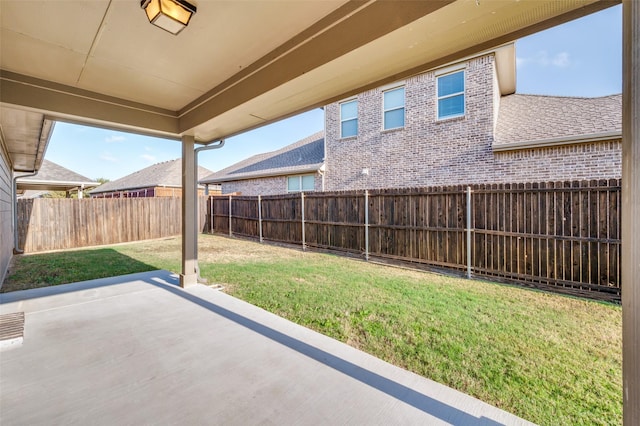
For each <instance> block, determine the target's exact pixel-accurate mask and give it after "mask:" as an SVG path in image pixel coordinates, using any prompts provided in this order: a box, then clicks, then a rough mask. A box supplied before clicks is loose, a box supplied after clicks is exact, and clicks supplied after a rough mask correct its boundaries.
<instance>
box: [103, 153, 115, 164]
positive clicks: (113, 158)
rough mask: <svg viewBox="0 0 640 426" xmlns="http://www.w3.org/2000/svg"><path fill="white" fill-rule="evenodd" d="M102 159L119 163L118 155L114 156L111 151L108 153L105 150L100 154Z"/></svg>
mask: <svg viewBox="0 0 640 426" xmlns="http://www.w3.org/2000/svg"><path fill="white" fill-rule="evenodd" d="M100 159H101V160H104V161H109V162H111V163H117V162H118V159H117V158H116V157H114V156H113V155H111V154H110V153H108V152H103V153H102V154H101V155H100Z"/></svg>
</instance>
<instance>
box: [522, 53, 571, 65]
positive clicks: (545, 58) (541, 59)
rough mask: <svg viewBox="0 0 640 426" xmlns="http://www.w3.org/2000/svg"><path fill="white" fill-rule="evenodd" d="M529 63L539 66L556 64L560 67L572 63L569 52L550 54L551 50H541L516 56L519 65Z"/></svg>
mask: <svg viewBox="0 0 640 426" xmlns="http://www.w3.org/2000/svg"><path fill="white" fill-rule="evenodd" d="M528 64H533V65H537V66H539V67H548V66H554V67H558V68H567V67H568V66H569V65H571V59H570V58H569V53H568V52H560V53H556V54H555V55H553V56H550V55H549V52H547V51H546V50H539V51H538V52H537V53H536V54H535V55H533V56H529V57H517V58H516V66H517V67H523V66H526V65H528Z"/></svg>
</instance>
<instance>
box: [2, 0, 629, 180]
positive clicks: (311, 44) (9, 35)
mask: <svg viewBox="0 0 640 426" xmlns="http://www.w3.org/2000/svg"><path fill="white" fill-rule="evenodd" d="M617 3H618V1H615V0H613V1H612V0H571V1H562V2H559V1H556V0H522V1H502V0H501V1H495V0H480V1H477V0H456V1H454V0H438V1H436V0H434V1H399V2H389V1H345V0H333V1H331V0H327V1H281V2H273V1H200V2H198V3H197V6H198V11H197V13H196V15H195V16H194V18H193V19H192V21H191V23H190V24H189V27H188V28H187V29H186V30H185V31H183V32H182V33H180V34H179V35H178V36H173V35H171V34H169V33H167V32H165V31H162V30H160V29H158V28H156V27H154V26H152V25H150V24H149V23H148V21H147V18H146V15H145V14H144V11H143V10H141V9H140V4H139V1H136V0H129V1H124V0H90V1H88V0H74V1H55V0H54V1H51V0H46V1H42V0H32V1H21V0H0V4H1V6H2V7H1V33H0V68H1V70H0V73H1V74H0V75H1V81H0V100H1V106H2V115H1V116H0V117H1V119H0V125H1V126H2V134H3V136H2V137H3V139H4V143H5V144H6V145H7V147H8V151H9V152H10V155H11V157H12V160H13V167H14V169H15V170H25V171H26V170H33V169H37V168H38V167H39V165H40V162H41V161H42V157H43V150H44V149H45V148H46V141H47V140H48V133H46V132H47V129H48V127H47V125H46V123H47V122H48V121H50V120H62V121H71V122H78V123H84V124H91V125H98V126H106V127H110V128H119V129H122V130H125V131H127V130H128V131H133V132H141V133H145V134H151V135H157V136H162V137H168V138H176V139H179V138H180V137H181V136H183V135H192V136H194V137H195V139H196V141H197V142H203V141H210V140H215V139H219V138H223V137H228V136H231V135H234V134H237V133H240V132H242V131H245V130H248V129H251V128H255V127H258V126H261V125H264V124H267V123H270V122H273V121H275V120H278V119H281V118H284V117H287V116H290V115H293V114H296V113H299V112H302V111H305V110H308V109H311V108H314V107H318V106H321V105H324V104H326V103H328V102H331V101H333V100H336V99H340V98H341V97H345V96H348V95H350V94H353V93H357V92H359V91H361V90H363V89H365V88H370V87H375V86H377V85H380V84H383V83H385V82H391V81H393V80H397V79H401V78H404V77H406V76H409V75H412V74H415V73H417V72H420V71H423V70H426V69H429V68H431V67H434V66H436V65H441V64H444V63H447V62H449V61H452V60H455V59H459V58H461V57H464V56H465V55H468V54H469V53H472V52H477V51H480V50H483V49H488V48H492V47H495V46H498V45H500V44H503V43H506V42H510V41H513V40H515V39H517V38H519V37H522V36H524V35H527V34H530V33H533V32H536V31H539V30H541V29H543V28H546V27H550V26H552V25H557V24H560V23H562V22H565V21H568V20H571V19H574V18H577V17H579V16H583V15H586V14H589V13H592V12H595V11H597V10H600V9H603V8H606V7H609V6H611V5H614V4H617ZM12 123H19V124H20V126H21V127H22V129H23V130H22V131H13V129H14V128H15V126H13V125H12ZM42 141H45V143H44V144H43V143H42Z"/></svg>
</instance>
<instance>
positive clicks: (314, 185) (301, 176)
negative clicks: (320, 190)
mask: <svg viewBox="0 0 640 426" xmlns="http://www.w3.org/2000/svg"><path fill="white" fill-rule="evenodd" d="M308 176H311V177H312V178H313V189H304V188H303V187H302V178H304V177H308ZM292 178H298V179H299V180H298V183H299V185H300V186H299V188H300V189H293V190H292V189H289V179H292ZM315 190H316V175H315V174H304V175H295V176H287V192H314V191H315Z"/></svg>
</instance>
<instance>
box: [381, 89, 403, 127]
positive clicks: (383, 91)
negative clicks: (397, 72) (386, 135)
mask: <svg viewBox="0 0 640 426" xmlns="http://www.w3.org/2000/svg"><path fill="white" fill-rule="evenodd" d="M398 89H403V91H402V95H403V96H402V106H401V107H395V108H389V109H385V108H384V97H385V94H386V93H388V92H393V91H394V90H398ZM406 107H407V86H406V85H405V84H404V83H403V84H396V85H393V86H389V87H388V88H384V89H383V90H382V131H383V132H384V131H388V130H396V129H404V127H405V125H406V124H407V108H406ZM399 109H402V115H403V117H404V119H403V120H402V122H403V123H404V124H403V125H402V126H398V127H389V128H387V127H386V121H385V114H386V113H387V112H389V111H396V110H399Z"/></svg>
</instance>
